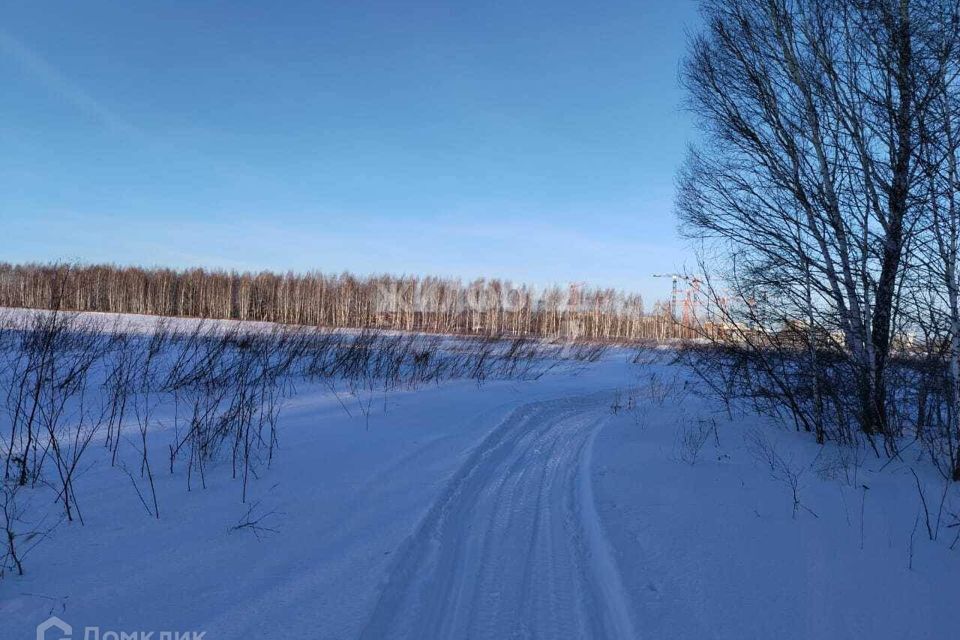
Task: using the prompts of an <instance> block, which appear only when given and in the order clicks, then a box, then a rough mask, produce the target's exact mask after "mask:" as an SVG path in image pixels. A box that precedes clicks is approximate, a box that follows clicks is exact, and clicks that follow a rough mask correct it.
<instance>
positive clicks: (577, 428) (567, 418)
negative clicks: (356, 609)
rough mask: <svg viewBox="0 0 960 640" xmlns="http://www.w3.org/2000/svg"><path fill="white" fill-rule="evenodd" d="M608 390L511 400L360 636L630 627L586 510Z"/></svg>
mask: <svg viewBox="0 0 960 640" xmlns="http://www.w3.org/2000/svg"><path fill="white" fill-rule="evenodd" d="M609 402H610V395H609V394H608V393H604V394H596V395H590V396H584V397H579V398H565V399H562V400H553V401H547V402H534V403H530V404H527V405H523V406H522V407H520V408H518V409H517V410H516V411H514V412H513V413H512V414H511V415H510V416H509V417H508V418H507V419H506V420H505V421H504V422H502V423H501V424H500V425H499V426H498V427H497V428H496V429H494V431H493V432H491V433H490V435H488V436H487V437H486V438H485V439H484V440H483V442H482V443H481V444H480V445H479V446H478V447H477V449H476V450H474V451H473V452H472V453H471V454H470V456H469V457H468V458H467V460H466V461H465V462H464V464H463V465H462V466H461V467H460V468H459V469H458V471H457V472H456V473H455V474H454V476H453V477H452V479H451V480H450V482H449V483H448V485H447V487H446V488H445V489H444V491H443V493H442V494H441V495H440V497H439V498H438V499H437V501H436V502H435V503H434V504H433V506H432V507H431V508H430V510H429V511H428V513H427V515H426V516H425V517H424V519H423V521H422V522H421V523H420V525H419V527H418V529H417V531H416V532H415V533H414V535H413V536H411V537H410V538H409V539H408V540H407V541H406V543H405V545H404V547H403V548H402V550H401V552H400V553H399V554H398V559H397V562H396V564H395V565H394V566H393V568H392V570H391V572H390V574H389V577H388V579H387V581H386V583H385V584H384V586H383V590H382V592H381V594H380V597H379V599H378V601H377V603H376V606H375V608H374V611H373V613H372V615H371V617H370V619H369V621H368V623H367V626H366V627H365V629H364V631H363V633H362V634H361V638H364V639H374V638H387V637H389V638H418V639H422V638H477V639H485V638H491V639H492V638H496V639H497V640H500V639H503V638H518V639H519V638H551V639H552V638H617V639H620V638H635V637H636V635H635V632H634V630H633V625H632V621H631V618H630V608H629V604H628V599H627V598H626V595H625V593H624V590H623V585H622V582H621V580H620V576H619V573H618V572H617V567H616V562H615V560H614V558H613V556H612V555H611V553H610V549H609V546H608V544H607V542H606V539H605V537H604V535H603V529H602V526H601V523H600V521H599V517H598V515H597V511H596V507H595V505H594V499H593V488H592V483H591V480H590V457H591V453H592V448H593V440H594V437H595V435H596V433H597V432H598V431H599V428H600V426H601V425H602V424H603V422H604V419H605V418H604V416H605V414H606V413H607V411H608V407H609Z"/></svg>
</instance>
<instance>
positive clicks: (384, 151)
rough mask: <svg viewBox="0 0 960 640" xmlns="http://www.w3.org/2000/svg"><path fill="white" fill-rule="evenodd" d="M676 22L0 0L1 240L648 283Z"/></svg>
mask: <svg viewBox="0 0 960 640" xmlns="http://www.w3.org/2000/svg"><path fill="white" fill-rule="evenodd" d="M696 26H697V14H696V8H695V6H694V3H693V2H692V1H691V0H675V1H673V0H660V1H657V2H654V1H652V0H648V1H646V2H645V1H642V0H634V1H633V2H619V1H614V0H604V1H603V2H596V3H583V2H563V1H558V0H549V1H542V2H512V1H510V2H399V1H395V2H381V3H375V2H363V1H360V0H344V1H337V2H320V1H317V0H314V1H313V2H290V1H284V2H282V3H280V2H258V3H253V2H186V1H184V2H170V3H161V2H153V1H150V2H137V1H131V0H125V1H124V2H114V1H110V2H100V1H93V0H84V1H83V2H72V3H51V2H42V1H41V2H29V3H27V2H24V3H6V4H5V6H4V20H3V23H2V26H0V77H2V79H3V87H4V88H3V91H2V92H0V149H2V152H0V220H2V222H3V224H2V227H0V228H2V230H3V233H2V236H0V247H2V251H0V259H3V260H7V261H28V260H81V261H84V262H92V261H107V262H117V263H121V264H130V263H134V264H144V265H159V264H162V265H171V266H192V265H202V266H221V267H226V268H238V269H275V270H286V269H293V270H310V269H320V270H323V271H331V272H338V271H342V270H350V271H354V272H357V273H371V272H392V273H418V274H434V275H454V276H462V277H473V276H487V277H494V276H495V277H504V278H511V279H513V280H515V281H525V282H530V283H533V284H549V283H566V282H570V281H579V280H584V281H588V282H590V283H592V284H598V285H604V286H614V287H619V288H625V289H630V290H638V291H640V292H642V293H644V294H646V295H647V296H656V297H664V296H666V294H667V292H668V290H669V283H668V282H666V281H659V280H654V279H652V278H651V277H650V274H651V273H653V272H661V271H670V270H673V269H677V268H680V267H682V266H683V264H684V263H685V262H686V263H689V261H690V260H689V257H688V253H687V251H686V250H685V244H684V243H683V241H681V240H680V239H679V238H678V237H677V234H676V222H675V220H674V218H673V212H672V208H673V191H674V175H675V172H676V168H677V166H678V164H679V163H680V161H681V159H682V156H683V153H684V150H685V147H686V145H687V144H688V142H689V141H690V140H691V138H692V136H693V131H692V126H691V124H690V118H689V116H688V114H686V113H684V112H683V111H682V109H681V103H682V94H681V92H680V90H679V87H678V82H677V74H678V67H679V60H680V58H681V56H682V55H683V51H684V44H685V34H686V33H687V32H689V31H690V30H692V29H695V28H696Z"/></svg>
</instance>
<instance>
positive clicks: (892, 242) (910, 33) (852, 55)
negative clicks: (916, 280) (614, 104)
mask: <svg viewBox="0 0 960 640" xmlns="http://www.w3.org/2000/svg"><path fill="white" fill-rule="evenodd" d="M701 6H702V10H703V15H704V18H705V22H706V29H705V31H704V33H702V34H701V35H699V36H697V37H696V38H694V40H693V41H692V43H691V50H690V54H689V57H688V59H687V61H686V63H685V66H684V73H683V80H684V83H685V86H686V88H687V90H688V92H689V96H690V106H691V108H692V110H693V111H694V113H696V114H697V116H699V120H700V122H701V124H702V125H703V127H704V129H705V132H706V133H707V136H706V141H705V143H704V144H703V145H702V146H701V147H699V148H697V149H694V150H692V151H691V152H690V155H689V159H688V161H687V163H686V166H685V168H684V169H683V171H682V172H681V181H680V182H681V188H680V194H679V198H678V210H679V213H680V216H681V219H682V221H683V222H684V224H685V228H686V230H687V231H688V232H689V234H690V235H691V236H693V237H696V238H699V239H701V240H702V241H703V242H704V247H705V248H706V249H710V250H716V251H717V253H716V254H713V255H714V257H719V260H718V261H717V262H715V263H714V264H715V265H718V270H719V272H720V274H721V276H723V278H724V280H725V283H726V290H725V294H724V295H725V296H726V295H729V296H732V298H733V299H734V303H733V304H732V305H731V306H730V311H729V314H730V316H731V317H730V318H729V323H730V324H731V325H732V326H734V333H736V334H738V339H739V342H740V343H741V344H744V343H745V344H748V345H751V344H752V347H748V348H753V347H756V348H757V349H759V352H758V353H760V355H762V351H763V350H764V349H766V348H767V345H768V344H769V342H770V340H769V339H768V338H769V336H776V337H780V338H782V337H784V336H785V335H787V336H789V335H792V336H793V337H795V338H797V340H795V342H797V348H796V349H795V350H797V351H800V352H806V353H807V357H808V358H810V359H812V360H814V362H811V364H812V365H814V366H817V368H818V369H819V366H818V364H817V362H816V356H817V349H819V348H820V347H823V346H827V347H829V346H832V343H833V342H835V341H836V342H839V346H840V347H841V349H840V354H841V355H842V356H843V360H844V363H845V364H846V365H847V366H848V368H849V370H850V373H851V375H852V377H853V380H855V387H856V407H857V409H856V411H857V419H858V423H859V426H860V429H861V430H862V432H863V433H865V434H867V435H868V436H870V437H872V436H874V435H880V436H883V437H884V438H885V439H886V442H887V443H888V446H889V447H892V446H893V440H892V436H894V435H895V433H896V432H897V430H898V428H899V426H898V425H895V424H891V423H890V420H889V417H890V395H889V392H888V371H887V370H888V365H889V362H890V357H891V348H892V345H893V339H894V336H895V335H897V334H898V333H899V331H900V327H899V326H898V323H899V322H900V321H901V312H902V308H901V305H902V302H903V298H902V295H901V294H902V287H903V280H904V266H905V257H906V256H907V254H908V252H909V251H910V248H911V246H912V243H913V242H914V240H915V237H916V234H917V231H918V228H919V225H920V222H921V220H922V218H923V216H924V215H925V213H926V210H925V208H924V206H923V204H924V203H923V201H922V199H918V193H919V192H920V191H921V189H922V188H923V182H924V179H923V172H922V171H921V170H920V168H921V163H920V155H921V154H920V149H921V144H920V140H921V136H922V132H923V125H924V123H925V122H926V121H927V118H928V117H929V114H930V113H931V112H932V111H933V110H934V109H935V105H936V102H937V99H938V98H937V90H936V87H938V86H942V85H943V82H944V79H945V77H946V76H947V75H948V74H949V73H950V70H951V60H952V57H953V56H954V54H955V50H956V45H957V41H958V24H960V21H958V14H960V9H958V6H957V4H956V3H953V2H940V1H938V0H930V1H926V0H877V1H870V2H866V1H862V2H861V1H855V2H849V1H847V0H826V1H823V0H723V1H720V0H704V2H702V5H701ZM745 336H750V337H752V338H753V340H745V339H744V337H745ZM804 336H806V337H804ZM814 341H815V342H816V345H814V347H815V348H805V347H804V346H803V343H804V342H807V343H810V342H814ZM808 347H809V345H808ZM815 383H816V384H819V381H815ZM791 410H792V409H791Z"/></svg>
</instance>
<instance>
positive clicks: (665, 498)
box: [0, 350, 960, 640]
mask: <svg viewBox="0 0 960 640" xmlns="http://www.w3.org/2000/svg"><path fill="white" fill-rule="evenodd" d="M630 356H632V353H627V352H626V351H621V350H613V351H611V352H608V354H607V355H606V356H605V357H604V358H603V359H602V360H601V361H600V362H597V363H593V364H587V365H583V366H577V367H569V366H568V367H558V368H555V369H553V370H551V371H550V372H549V373H548V374H547V375H545V376H543V377H541V378H540V379H538V380H535V381H523V382H518V381H490V382H487V383H485V384H483V385H482V386H478V385H477V383H476V382H473V381H454V382H448V383H444V384H441V385H439V386H431V387H428V388H423V389H420V390H417V391H410V392H392V393H390V394H388V395H387V396H386V397H385V399H384V398H378V399H377V401H376V402H374V403H373V405H372V406H373V414H372V415H371V416H370V419H369V424H368V422H367V420H366V418H365V417H364V416H363V415H361V413H360V412H358V411H353V412H352V414H353V415H348V414H347V413H346V411H345V410H344V408H343V406H342V405H341V400H343V398H342V397H341V398H340V399H338V398H336V397H334V395H333V394H332V393H331V391H330V389H329V388H328V387H327V386H324V385H315V386H301V387H300V389H299V393H298V394H297V395H296V397H295V398H293V399H292V400H291V401H289V402H288V405H287V406H286V407H285V409H284V411H283V413H282V414H281V417H280V447H281V448H280V450H279V452H278V453H277V457H276V459H275V461H274V463H273V465H272V467H271V468H270V469H265V468H264V469H261V470H260V473H259V477H258V478H257V479H256V480H254V481H253V482H252V485H251V489H250V495H249V497H248V501H247V504H242V503H241V500H240V497H241V491H240V487H239V483H238V481H236V480H231V479H230V471H229V468H227V467H229V464H225V465H223V467H222V468H219V469H213V470H212V471H211V473H210V475H209V476H208V478H207V485H208V486H207V488H206V489H200V488H198V487H194V489H193V490H192V491H189V492H188V491H187V489H186V485H185V482H184V479H183V477H182V474H179V473H175V474H173V475H169V474H167V473H158V474H157V481H158V487H157V491H158V502H159V507H160V514H161V515H160V518H159V519H155V518H153V517H151V516H150V515H148V514H147V513H146V511H145V509H144V507H143V505H142V504H141V502H140V499H139V498H138V497H137V494H136V492H135V490H134V488H133V485H132V484H131V482H130V479H129V478H128V477H127V476H126V475H124V474H123V473H121V472H120V471H119V470H118V469H116V468H111V467H110V465H109V463H108V460H106V457H105V456H106V453H105V452H103V453H102V454H101V452H100V448H99V447H97V448H96V452H94V453H92V454H91V456H92V457H91V459H90V461H89V463H88V467H87V468H86V469H85V470H84V472H83V474H82V476H81V477H80V478H79V479H78V480H77V486H76V493H77V495H78V496H79V497H80V499H81V500H82V502H83V504H82V507H83V513H84V518H85V524H84V525H82V526H81V525H79V524H78V523H71V524H67V523H64V524H62V525H60V526H59V527H58V528H57V529H56V530H55V531H54V532H53V534H52V535H51V537H50V538H49V539H46V540H44V541H42V543H41V544H40V545H39V546H38V547H37V548H36V549H35V550H34V551H33V552H32V553H31V554H30V555H29V556H28V557H27V558H26V560H25V566H26V575H24V576H22V577H18V576H13V575H8V576H7V577H6V578H4V579H3V580H0V638H3V639H4V640H6V639H7V638H10V639H20V638H34V637H35V633H36V631H35V629H36V625H37V624H38V623H40V622H42V621H43V620H44V619H46V618H47V617H48V616H49V615H51V614H55V615H57V616H59V617H60V618H62V619H63V620H64V621H66V622H68V623H69V624H70V625H72V627H73V630H74V637H76V638H80V637H83V635H82V633H81V630H83V629H84V628H85V627H97V628H98V629H99V630H100V633H101V634H102V633H104V632H106V631H108V630H114V631H117V632H121V631H124V632H131V631H142V632H151V631H153V632H155V634H156V635H155V636H154V637H155V638H158V637H159V633H160V632H162V631H167V630H173V631H181V632H183V631H196V632H205V634H206V635H205V638H206V639H207V640H220V639H223V638H230V639H232V638H294V637H309V638H419V639H434V638H477V639H485V638H490V639H504V638H551V639H552V638H698V639H700V638H737V639H742V638H775V637H777V638H861V637H862V638H871V639H872V640H876V639H880V638H946V637H956V634H957V633H958V630H960V607H958V605H957V602H958V600H957V598H958V595H960V545H958V548H957V549H955V550H953V551H951V550H950V549H949V546H950V543H951V542H952V541H953V538H954V536H955V535H956V533H957V529H955V528H952V529H951V528H947V524H949V522H948V521H949V516H948V515H946V513H947V512H949V511H950V510H951V509H952V510H953V511H954V512H956V511H958V508H960V498H958V496H957V495H956V491H955V489H951V491H952V494H951V495H949V496H948V497H947V500H946V506H945V509H944V512H945V513H944V515H943V518H942V520H943V522H942V526H941V530H940V533H939V536H938V540H937V541H935V542H931V541H929V540H928V534H927V530H926V525H925V522H924V517H923V515H922V512H921V511H918V509H920V500H919V498H918V493H917V489H916V485H915V481H914V477H913V475H912V474H911V473H910V471H909V467H913V468H915V469H916V470H917V473H918V474H919V476H920V478H921V479H922V480H923V481H924V482H925V483H926V486H927V490H928V493H929V495H928V499H929V500H930V501H931V502H932V504H931V509H933V510H934V511H936V509H937V505H938V503H939V500H940V491H941V487H942V486H943V485H942V484H940V483H939V481H938V479H937V478H936V477H935V476H934V475H933V474H932V473H931V472H930V470H929V469H928V468H927V467H926V465H925V464H924V463H923V462H922V461H919V462H918V461H915V460H913V459H910V458H907V459H905V460H903V461H895V462H893V463H889V464H888V462H889V461H888V460H886V459H876V458H873V457H863V458H862V459H860V460H859V462H856V461H855V462H850V461H849V459H848V458H849V456H842V455H839V454H838V452H836V451H835V450H833V449H830V448H826V449H821V448H819V447H817V446H816V445H815V443H814V442H813V441H812V439H811V438H810V437H809V436H806V435H803V434H797V433H794V432H793V431H792V430H790V429H789V428H786V427H781V426H778V425H776V424H775V423H773V422H771V421H770V420H766V419H760V418H757V417H755V416H752V415H749V414H744V413H740V412H737V411H736V410H734V411H733V413H732V414H728V413H727V411H726V409H725V408H724V407H722V406H721V405H719V404H716V403H715V402H713V401H711V400H708V399H704V398H701V397H699V396H697V395H696V394H695V393H693V391H694V387H695V385H694V383H693V381H692V379H689V377H688V375H687V374H686V373H685V372H684V371H683V370H681V369H679V368H677V367H675V366H673V365H669V364H667V363H666V362H665V361H664V359H661V360H660V361H657V362H648V363H647V364H642V365H641V364H633V363H631V362H629V359H630ZM350 402H356V401H355V400H352V399H349V398H347V399H346V404H347V406H348V408H349V407H350ZM158 437H159V436H158ZM98 456H100V457H98ZM844 459H846V462H844ZM771 461H773V463H771ZM771 464H772V466H771ZM791 475H793V476H795V477H796V489H797V499H798V502H797V503H796V504H795V501H794V492H793V488H792V487H791V484H790V478H791ZM35 502H36V501H35ZM31 508H34V509H45V508H52V509H54V510H55V509H56V506H55V505H52V506H51V505H46V504H32V505H31ZM918 514H920V515H919V519H918ZM933 516H934V517H935V516H936V513H934V514H933ZM245 521H246V522H254V521H257V525H256V528H254V527H240V528H237V526H238V524H241V523H243V522H245ZM911 541H912V543H911ZM53 633H54V632H53V631H51V636H52V635H53Z"/></svg>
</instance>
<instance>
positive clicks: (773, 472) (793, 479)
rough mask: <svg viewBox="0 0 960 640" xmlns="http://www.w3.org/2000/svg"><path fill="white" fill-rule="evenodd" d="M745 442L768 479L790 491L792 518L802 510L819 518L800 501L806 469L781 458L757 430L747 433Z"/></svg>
mask: <svg viewBox="0 0 960 640" xmlns="http://www.w3.org/2000/svg"><path fill="white" fill-rule="evenodd" d="M745 441H746V445H747V451H748V452H749V453H750V454H751V455H752V456H753V458H754V459H755V460H756V461H757V462H759V463H760V464H762V465H763V466H765V467H766V468H767V469H768V471H769V472H770V477H771V478H773V479H774V480H776V481H777V482H779V483H781V484H783V485H784V486H786V487H787V488H788V489H789V490H790V494H791V498H792V499H793V517H794V518H796V517H797V514H798V513H799V512H800V510H801V509H802V510H804V511H806V512H807V513H809V514H810V515H812V516H813V517H815V518H818V517H819V516H818V515H817V514H816V513H815V512H814V511H813V510H812V509H810V508H809V507H808V506H806V505H805V504H803V502H802V501H801V499H800V489H801V481H802V479H803V475H804V473H805V472H806V470H807V467H806V466H805V465H802V464H797V463H795V462H794V461H793V460H792V459H787V458H784V457H783V456H781V455H780V453H779V452H778V451H777V449H776V447H775V446H774V445H773V444H772V443H771V442H770V441H769V440H768V439H767V438H766V436H765V435H764V434H763V433H762V432H761V431H759V430H752V431H749V432H748V433H747V434H746V436H745Z"/></svg>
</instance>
